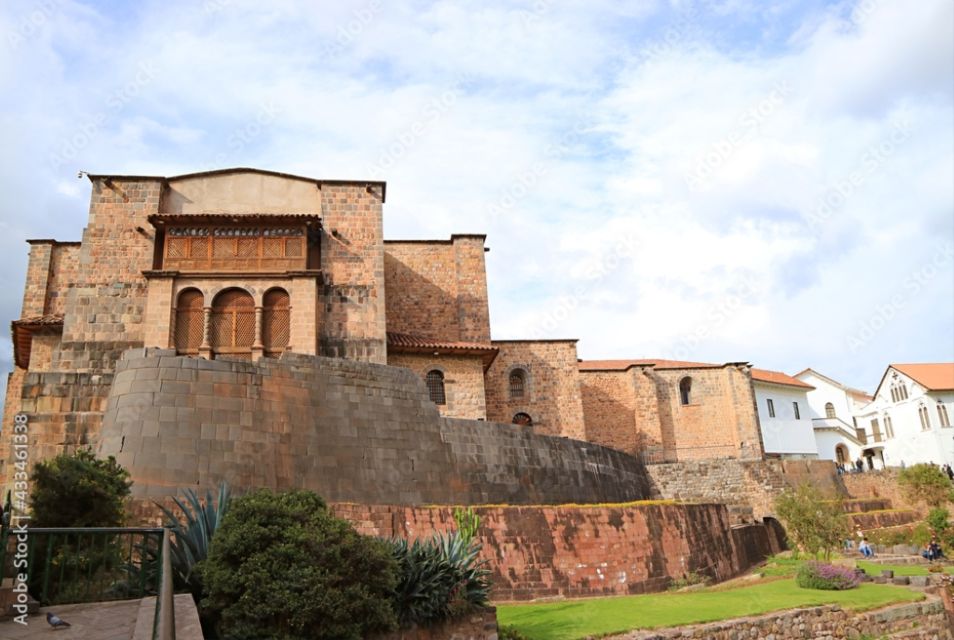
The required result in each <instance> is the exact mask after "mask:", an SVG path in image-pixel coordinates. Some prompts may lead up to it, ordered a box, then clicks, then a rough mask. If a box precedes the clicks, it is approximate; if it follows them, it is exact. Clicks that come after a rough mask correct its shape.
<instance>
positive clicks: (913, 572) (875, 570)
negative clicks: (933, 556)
mask: <svg viewBox="0 0 954 640" xmlns="http://www.w3.org/2000/svg"><path fill="white" fill-rule="evenodd" d="M858 566H859V567H861V568H862V569H864V570H865V572H866V573H867V574H868V575H869V576H880V575H881V572H882V571H884V570H885V569H890V570H892V571H894V575H896V576H926V575H928V574H929V573H930V572H929V571H928V570H927V568H928V565H926V564H878V563H876V562H865V561H864V560H859V561H858ZM944 571H945V572H947V573H954V567H944Z"/></svg>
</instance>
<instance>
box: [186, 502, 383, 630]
mask: <svg viewBox="0 0 954 640" xmlns="http://www.w3.org/2000/svg"><path fill="white" fill-rule="evenodd" d="M199 573H200V576H201V578H202V581H203V584H204V588H205V594H206V597H205V598H204V599H203V600H202V606H203V608H204V609H205V610H206V612H207V613H211V614H213V615H215V616H217V617H218V620H219V622H218V628H219V631H220V635H221V637H226V638H230V639H235V640H242V639H245V638H247V639H252V638H273V639H276V640H298V639H304V638H343V639H355V640H357V639H358V638H361V637H364V636H366V635H369V634H371V633H373V632H378V631H388V630H391V629H393V628H394V627H395V626H396V618H395V615H394V611H393V610H392V608H391V598H392V594H393V590H394V587H395V585H396V583H397V563H396V562H395V561H394V559H393V558H392V557H391V550H390V548H389V546H388V545H387V543H385V542H383V541H380V540H377V539H374V538H370V537H365V536H361V535H359V534H358V533H357V532H356V531H355V530H354V529H353V528H352V527H351V525H350V524H349V523H347V522H346V521H344V520H341V519H338V518H335V517H334V516H333V515H331V513H330V512H329V511H328V509H327V507H326V506H325V502H324V501H323V500H322V499H321V498H320V497H319V496H318V495H316V494H314V493H312V492H310V491H300V490H296V491H287V492H282V493H272V492H271V491H268V490H266V489H260V490H256V491H253V492H251V493H248V494H246V495H244V496H242V497H240V498H235V499H233V500H232V502H231V505H230V507H229V510H228V513H226V514H225V517H224V518H223V519H222V522H221V523H220V524H219V527H218V530H217V531H216V533H215V537H214V539H213V541H212V546H211V548H210V550H209V556H208V559H206V560H205V561H204V562H201V563H200V564H199Z"/></svg>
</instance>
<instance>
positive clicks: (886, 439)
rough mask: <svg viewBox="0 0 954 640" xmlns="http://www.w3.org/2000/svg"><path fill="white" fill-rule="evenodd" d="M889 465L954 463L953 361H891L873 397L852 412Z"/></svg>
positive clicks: (953, 464)
mask: <svg viewBox="0 0 954 640" xmlns="http://www.w3.org/2000/svg"><path fill="white" fill-rule="evenodd" d="M855 416H856V418H857V420H858V426H859V427H863V428H864V429H865V430H866V431H867V432H868V433H869V434H871V438H870V439H873V441H874V442H875V443H880V444H882V446H883V453H884V461H885V463H886V464H887V465H888V466H901V465H902V464H906V465H911V464H916V463H919V462H934V463H937V464H941V465H943V464H950V465H952V466H954V428H952V427H951V424H952V422H951V418H952V417H954V363H952V362H948V363H937V364H892V365H889V366H888V368H887V370H885V372H884V375H883V376H882V377H881V382H880V383H879V384H878V389H877V391H875V395H874V400H872V401H871V402H870V403H868V404H867V405H866V406H865V407H863V408H861V409H860V410H858V411H857V412H856V414H855Z"/></svg>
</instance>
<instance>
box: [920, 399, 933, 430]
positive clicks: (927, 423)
mask: <svg viewBox="0 0 954 640" xmlns="http://www.w3.org/2000/svg"><path fill="white" fill-rule="evenodd" d="M918 417H919V418H920V419H921V430H922V431H930V430H931V416H930V414H928V408H927V407H925V406H924V405H923V404H922V405H921V406H920V407H918Z"/></svg>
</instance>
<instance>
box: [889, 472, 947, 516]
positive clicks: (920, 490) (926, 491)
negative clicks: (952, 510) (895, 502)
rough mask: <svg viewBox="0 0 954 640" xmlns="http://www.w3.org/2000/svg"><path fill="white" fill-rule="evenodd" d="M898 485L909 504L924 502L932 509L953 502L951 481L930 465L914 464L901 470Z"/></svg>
mask: <svg viewBox="0 0 954 640" xmlns="http://www.w3.org/2000/svg"><path fill="white" fill-rule="evenodd" d="M898 484H899V485H901V489H902V490H903V491H904V494H905V496H906V497H907V498H908V500H910V501H911V502H914V503H916V502H919V501H922V500H923V501H924V502H926V503H927V504H929V505H931V506H932V507H940V506H941V505H943V504H945V503H946V502H954V493H952V486H951V480H950V478H948V477H947V475H946V474H945V473H944V472H943V471H941V470H940V469H939V468H937V467H935V466H934V465H932V464H915V465H912V466H910V467H907V468H906V469H902V470H901V473H900V474H899V475H898Z"/></svg>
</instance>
